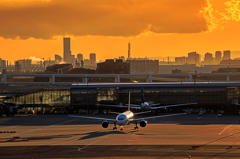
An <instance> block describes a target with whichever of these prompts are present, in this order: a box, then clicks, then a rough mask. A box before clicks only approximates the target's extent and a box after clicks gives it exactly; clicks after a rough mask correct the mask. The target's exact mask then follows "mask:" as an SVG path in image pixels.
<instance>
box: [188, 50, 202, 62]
mask: <svg viewBox="0 0 240 159" xmlns="http://www.w3.org/2000/svg"><path fill="white" fill-rule="evenodd" d="M200 59H201V56H200V55H199V54H198V53H196V52H190V53H188V57H187V58H186V62H187V64H196V65H198V64H199V62H200Z"/></svg>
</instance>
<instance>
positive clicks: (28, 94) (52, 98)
mask: <svg viewBox="0 0 240 159" xmlns="http://www.w3.org/2000/svg"><path fill="white" fill-rule="evenodd" d="M31 88H32V87H31ZM239 88H240V83H238V82H195V83H194V82H183V83H181V82H164V83H81V84H80V83H78V84H73V85H72V86H70V87H55V88H48V87H44V88H35V89H34V90H29V89H27V88H26V89H27V90H28V91H17V92H16V91H15V93H14V94H12V93H6V92H1V93H0V96H1V98H4V101H5V102H11V103H16V104H18V105H19V106H21V107H25V108H26V107H32V108H34V107H38V108H40V107H41V109H42V107H44V108H48V109H46V110H47V111H48V110H49V109H56V108H58V109H63V108H64V109H65V108H67V109H68V110H75V111H78V110H79V109H85V110H86V109H89V110H96V109H102V108H99V107H98V106H96V104H98V103H99V104H120V105H121V104H122V105H126V104H127V103H128V96H129V92H131V104H140V102H141V90H142V89H143V91H144V98H145V101H154V102H155V103H160V105H162V106H164V105H170V104H182V103H194V102H196V103H197V105H196V106H192V107H193V108H196V107H197V108H201V107H202V108H207V109H214V110H225V112H226V113H228V114H239V113H238V112H239V110H240V106H239V105H238V103H239V102H238V101H239V99H240V98H239V97H240V93H239ZM190 107H191V106H182V107H175V108H173V109H178V110H179V111H180V110H182V109H183V108H190ZM104 109H111V110H113V108H112V107H109V108H106V107H105V108H104ZM118 109H119V108H118ZM114 111H122V110H116V108H115V109H114Z"/></svg>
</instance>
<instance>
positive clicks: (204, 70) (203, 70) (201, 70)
mask: <svg viewBox="0 0 240 159" xmlns="http://www.w3.org/2000/svg"><path fill="white" fill-rule="evenodd" d="M211 72H212V70H211V67H196V68H195V73H211Z"/></svg>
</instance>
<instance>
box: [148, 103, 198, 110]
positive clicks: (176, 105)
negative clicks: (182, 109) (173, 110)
mask: <svg viewBox="0 0 240 159" xmlns="http://www.w3.org/2000/svg"><path fill="white" fill-rule="evenodd" d="M194 104H197V103H184V104H175V105H165V106H159V107H151V109H153V110H154V109H161V108H167V107H178V106H183V105H194Z"/></svg>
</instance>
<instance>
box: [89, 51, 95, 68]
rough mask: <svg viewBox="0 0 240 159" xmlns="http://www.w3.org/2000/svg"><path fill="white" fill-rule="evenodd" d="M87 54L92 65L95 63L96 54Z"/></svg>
mask: <svg viewBox="0 0 240 159" xmlns="http://www.w3.org/2000/svg"><path fill="white" fill-rule="evenodd" d="M89 56H90V57H89V58H90V61H91V63H92V64H93V65H95V64H96V54H95V53H91V54H90V55H89Z"/></svg>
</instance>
